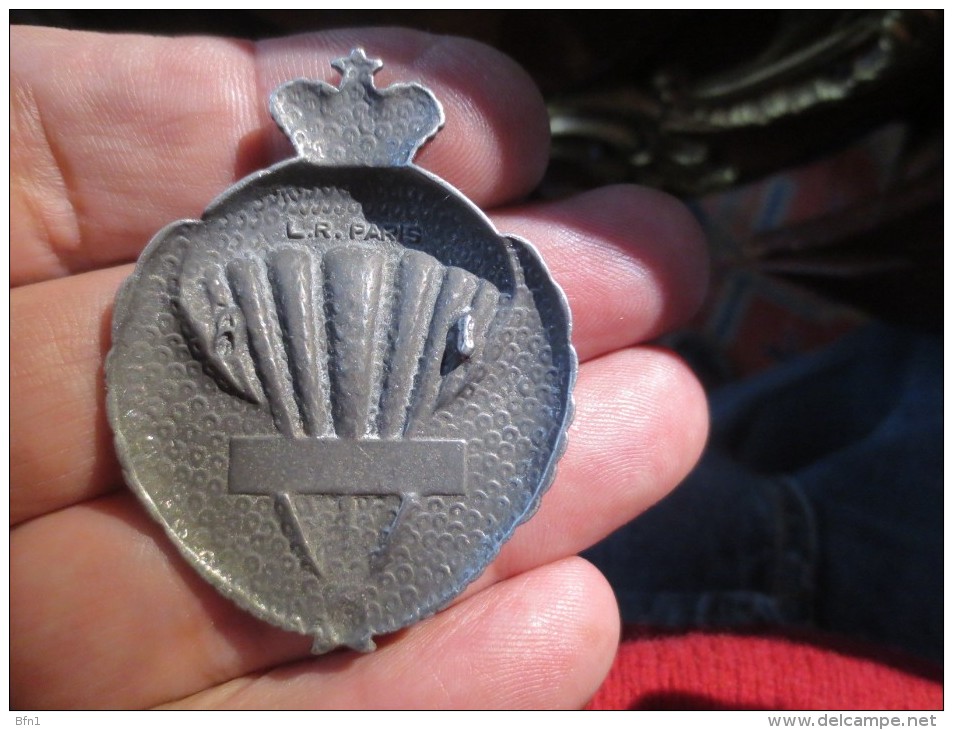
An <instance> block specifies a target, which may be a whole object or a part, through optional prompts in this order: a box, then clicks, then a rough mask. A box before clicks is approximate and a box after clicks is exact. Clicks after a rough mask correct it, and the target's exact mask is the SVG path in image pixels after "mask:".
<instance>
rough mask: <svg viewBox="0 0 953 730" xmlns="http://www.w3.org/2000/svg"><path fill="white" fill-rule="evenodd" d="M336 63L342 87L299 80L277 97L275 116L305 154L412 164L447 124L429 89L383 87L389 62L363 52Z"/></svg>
mask: <svg viewBox="0 0 953 730" xmlns="http://www.w3.org/2000/svg"><path fill="white" fill-rule="evenodd" d="M331 65H332V66H333V67H334V68H336V69H337V70H338V71H340V72H341V82H340V85H339V86H338V87H337V88H335V87H333V86H331V85H330V84H326V83H324V82H322V81H306V80H303V79H299V80H297V81H290V82H288V83H287V84H284V85H282V86H280V87H279V88H278V89H276V90H275V92H274V93H273V94H272V95H271V115H272V117H273V118H274V120H275V122H276V123H277V124H278V126H279V127H281V129H282V130H283V131H284V133H285V134H286V135H288V138H289V139H290V140H291V143H292V144H293V145H294V147H295V150H296V151H297V153H298V155H299V156H301V157H304V158H305V159H308V160H311V161H313V162H317V163H320V164H322V165H340V166H350V165H354V166H361V167H367V166H371V167H388V166H394V165H409V164H410V163H411V161H412V160H413V157H414V155H415V154H416V152H417V150H418V149H420V147H421V146H422V145H423V144H424V142H426V141H427V140H428V139H430V138H431V137H432V136H433V135H434V134H436V133H437V130H438V129H440V127H442V126H443V122H444V115H443V109H442V107H441V106H440V102H438V101H437V99H436V97H435V96H434V95H433V94H432V93H430V91H428V90H427V89H425V88H424V87H423V86H420V85H419V84H394V85H392V86H388V87H387V88H384V89H378V88H377V87H376V86H375V85H374V79H373V76H374V74H375V73H377V71H379V70H380V68H381V66H383V63H382V62H381V61H380V60H378V59H376V58H368V57H367V56H366V55H365V53H364V50H363V49H362V48H355V49H354V50H353V51H351V53H350V55H348V56H344V57H342V58H338V59H336V60H335V61H333V62H332V64H331Z"/></svg>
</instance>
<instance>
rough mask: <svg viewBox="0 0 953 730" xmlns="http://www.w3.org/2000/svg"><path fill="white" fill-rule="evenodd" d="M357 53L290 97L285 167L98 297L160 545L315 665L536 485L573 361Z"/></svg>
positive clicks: (519, 267) (537, 277)
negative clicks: (113, 292) (292, 641)
mask: <svg viewBox="0 0 953 730" xmlns="http://www.w3.org/2000/svg"><path fill="white" fill-rule="evenodd" d="M380 65H381V64H380V62H379V61H373V60H369V59H367V58H366V56H364V54H363V51H360V50H355V51H353V52H352V53H351V54H350V56H348V57H345V58H342V59H340V60H339V61H337V62H335V66H336V68H338V69H339V70H340V71H341V73H342V80H341V83H340V86H339V87H338V88H334V87H331V86H329V85H327V84H324V83H321V82H309V81H294V82H291V83H289V84H286V85H284V86H282V87H281V88H279V89H278V90H277V91H276V92H275V93H274V95H273V96H272V115H273V116H274V117H275V120H276V122H277V123H278V125H279V126H280V127H281V128H282V129H283V130H285V132H286V133H287V134H288V136H289V138H290V139H291V140H292V143H293V144H294V146H295V148H296V150H297V152H298V156H297V157H296V158H294V159H291V160H288V161H286V162H282V163H279V164H277V165H275V166H273V167H271V168H269V169H267V170H264V171H262V172H259V173H256V174H255V175H252V176H251V177H249V178H246V179H245V180H243V181H241V182H239V183H238V184H237V185H236V186H234V187H233V188H231V189H230V190H228V191H226V192H225V193H224V194H223V195H222V196H221V197H219V198H218V199H217V200H215V201H214V202H212V203H211V205H210V206H209V208H208V209H207V210H206V211H205V213H204V214H203V216H202V218H201V219H200V220H188V221H180V222H177V223H174V224H172V225H170V226H168V227H167V228H165V229H164V230H162V231H161V232H160V233H159V234H158V235H157V236H156V237H155V238H154V239H153V241H152V242H151V243H150V244H149V246H148V247H147V249H146V250H145V252H144V253H143V254H142V256H141V258H140V260H139V263H138V265H137V267H136V271H135V273H134V274H133V276H132V277H131V278H130V279H129V281H127V282H126V284H125V285H124V287H123V289H122V290H121V292H120V294H119V296H118V298H117V302H116V308H115V314H114V322H113V333H112V335H113V346H112V350H111V352H110V354H109V357H108V360H107V365H106V376H107V385H108V410H109V417H110V422H111V425H112V428H113V431H114V433H115V439H116V446H117V450H118V453H119V457H120V460H121V462H122V466H123V469H124V473H125V475H126V479H127V481H128V483H129V484H130V486H131V487H132V488H133V490H134V491H135V492H136V493H137V494H138V495H139V497H140V498H141V500H142V501H143V503H144V504H145V506H146V507H147V508H148V510H149V511H150V512H151V514H152V515H153V517H155V518H156V519H157V520H158V521H159V522H160V523H161V524H162V525H163V527H164V528H165V530H166V532H167V533H168V535H169V537H170V538H171V540H172V541H173V542H174V543H175V544H176V546H177V547H178V549H179V550H180V552H181V553H182V555H183V556H184V557H185V558H186V559H187V560H188V561H189V562H190V563H191V564H192V565H193V566H194V567H195V568H196V569H197V570H198V571H199V572H200V573H201V574H202V575H203V576H204V577H205V578H206V579H207V580H208V581H210V582H211V583H212V584H213V585H214V586H215V587H216V588H217V589H218V590H219V591H221V592H222V593H223V594H225V595H226V596H228V597H229V598H231V599H232V600H234V601H235V602H236V603H237V604H238V605H240V606H241V607H243V608H244V609H246V610H248V611H250V612H252V613H254V614H255V615H256V616H258V617H260V618H263V619H265V620H267V621H269V622H271V623H273V624H276V625H278V626H281V627H283V628H285V629H289V630H293V631H298V632H301V633H304V634H309V635H311V636H312V637H313V639H314V651H315V652H324V651H328V650H330V649H333V648H335V647H337V646H342V645H346V646H350V647H353V648H356V649H361V650H368V649H372V648H373V647H374V644H373V640H372V637H373V636H374V635H377V634H383V633H387V632H391V631H394V630H396V629H399V628H401V627H404V626H407V625H409V624H411V623H413V622H415V621H417V620H419V619H421V618H424V617H426V616H428V615H430V614H432V613H434V612H435V611H437V610H439V609H440V608H441V607H443V606H445V605H446V604H447V603H448V602H450V601H451V600H452V599H453V598H454V597H455V596H457V595H458V594H459V593H460V592H461V591H462V590H463V589H464V588H465V587H466V585H467V584H468V583H469V582H471V581H472V580H473V579H474V578H475V577H476V576H478V575H479V574H480V573H481V572H482V571H483V570H484V569H485V568H486V566H487V564H488V563H489V562H490V561H491V560H492V559H493V558H494V556H495V555H496V554H497V553H498V552H499V550H500V547H501V545H502V544H503V542H504V541H505V540H506V539H507V538H508V537H509V536H510V535H511V534H512V533H513V531H514V529H515V528H516V527H517V525H519V523H520V522H522V521H523V520H525V519H527V518H528V517H529V516H530V515H532V513H533V512H534V511H535V510H536V508H537V506H538V504H539V500H540V497H541V496H542V493H543V492H544V491H545V490H546V488H547V487H548V486H549V484H550V483H551V482H552V479H553V476H554V471H555V465H556V461H557V459H558V458H559V455H560V453H561V452H562V450H563V447H564V441H565V430H566V428H567V426H568V422H569V419H570V417H571V410H572V401H571V390H572V385H573V381H574V379H575V371H576V358H575V354H574V352H573V350H572V347H571V345H570V339H569V338H570V318H569V311H568V308H567V305H566V302H565V299H564V297H563V295H562V293H561V291H560V290H559V288H558V287H557V286H556V285H555V284H554V283H553V282H552V280H551V279H550V277H549V275H548V273H547V271H546V268H545V266H544V265H543V263H542V262H541V261H540V259H539V257H538V256H537V254H536V252H535V250H534V249H533V248H532V246H530V245H529V244H527V243H526V242H524V241H521V240H518V239H515V238H512V237H506V236H501V235H500V234H499V233H497V232H496V231H495V230H494V228H493V227H492V225H491V224H490V222H489V221H488V220H487V218H486V217H485V216H484V215H483V214H482V213H481V212H480V211H479V210H478V209H477V208H475V207H474V206H473V205H472V204H471V203H470V202H469V201H467V200H466V199H465V198H464V197H463V196H462V195H461V194H460V193H459V192H458V191H456V190H454V189H453V188H452V187H450V186H449V185H448V184H447V183H445V182H443V181H441V180H439V179H438V178H436V177H434V176H433V175H431V174H429V173H427V172H425V171H424V170H422V169H420V168H418V167H416V166H415V165H413V163H412V158H413V155H414V153H415V152H416V150H417V149H418V148H419V147H420V146H421V145H422V144H423V143H424V142H425V141H426V140H427V139H428V138H429V137H430V136H432V135H433V134H434V133H436V131H437V130H438V129H439V127H440V126H441V125H442V123H443V112H442V109H441V108H440V105H439V103H438V102H437V101H436V99H435V98H434V96H433V95H432V94H431V92H430V91H428V90H427V89H425V88H423V87H421V86H419V85H416V84H399V85H395V86H391V87H388V88H386V89H382V90H378V89H376V88H375V87H374V85H373V82H372V75H373V73H374V72H375V71H376V69H377V68H379V67H380Z"/></svg>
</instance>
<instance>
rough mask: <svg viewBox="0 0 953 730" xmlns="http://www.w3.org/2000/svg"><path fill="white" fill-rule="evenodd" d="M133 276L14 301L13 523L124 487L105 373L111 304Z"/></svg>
mask: <svg viewBox="0 0 953 730" xmlns="http://www.w3.org/2000/svg"><path fill="white" fill-rule="evenodd" d="M130 273H132V266H126V267H119V268H115V269H105V270H102V271H95V272H90V273H88V274H83V275H80V276H72V277H68V278H66V279H60V280H57V281H49V282H42V283H40V284H34V285H31V286H26V287H20V288H18V289H15V290H14V291H13V292H12V293H11V296H10V321H11V340H10V341H11V347H10V375H11V378H10V433H11V438H10V522H11V523H12V524H16V523H18V522H21V521H22V520H25V519H28V518H30V517H35V516H36V515H41V514H45V513H47V512H51V511H53V510H56V509H60V508H61V507H65V506H67V505H70V504H74V503H76V502H79V501H82V500H83V499H88V498H90V497H92V496H95V495H97V494H100V493H102V492H103V491H106V490H108V489H111V488H113V487H115V486H118V485H119V484H121V482H122V480H121V476H120V473H119V464H118V462H117V461H116V457H115V450H114V449H113V443H112V433H111V431H110V429H109V424H108V423H107V421H106V403H105V395H106V390H105V382H104V378H103V363H104V360H105V357H106V352H107V351H108V349H109V327H110V319H111V316H112V302H113V299H114V298H115V296H116V290H117V289H118V287H119V284H120V283H121V282H122V281H123V279H125V278H126V277H127V276H128V275H129V274H130Z"/></svg>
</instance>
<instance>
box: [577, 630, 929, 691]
mask: <svg viewBox="0 0 953 730" xmlns="http://www.w3.org/2000/svg"><path fill="white" fill-rule="evenodd" d="M845 647H846V645H845V643H844V642H842V641H840V640H831V639H825V640H824V643H823V644H820V643H817V642H816V641H811V642H808V641H806V640H804V639H801V638H795V637H791V636H777V635H773V636H746V635H731V634H705V633H690V634H682V635H677V636H674V635H666V636H654V637H642V638H635V639H630V640H627V641H623V643H622V645H621V646H620V647H619V652H618V654H617V655H616V659H615V663H614V664H613V666H612V669H611V671H610V672H609V676H608V677H607V678H606V680H605V682H604V683H603V685H602V687H601V688H600V689H599V691H598V692H597V693H596V695H595V697H593V699H592V700H591V701H590V703H589V708H590V709H595V710H607V709H646V710H647V709H659V710H661V709H669V710H674V709H683V710H684V709H709V710H711V709H728V710H744V709H758V710H934V709H942V707H943V685H942V682H941V680H940V676H941V672H940V670H939V668H937V667H932V666H929V667H928V666H924V664H923V663H922V662H917V661H915V660H902V661H898V659H897V657H896V656H895V655H893V654H890V655H887V654H885V653H884V652H879V651H878V652H876V653H875V654H872V653H871V652H870V651H869V650H867V649H865V651H864V653H860V652H852V653H848V652H847V651H845Z"/></svg>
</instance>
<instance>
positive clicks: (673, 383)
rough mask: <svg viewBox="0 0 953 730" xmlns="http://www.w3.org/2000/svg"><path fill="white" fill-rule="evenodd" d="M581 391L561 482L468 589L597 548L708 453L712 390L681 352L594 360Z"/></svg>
mask: <svg viewBox="0 0 953 730" xmlns="http://www.w3.org/2000/svg"><path fill="white" fill-rule="evenodd" d="M576 393H577V398H576V414H575V418H574V420H573V426H572V428H570V430H569V442H568V446H567V449H566V454H565V455H564V456H563V458H562V459H561V460H560V462H559V465H558V467H557V472H556V483H555V485H554V486H553V488H552V489H551V490H550V492H549V493H548V494H547V495H546V496H544V497H543V501H542V504H541V505H540V508H539V512H538V513H537V514H536V516H535V517H533V519H531V520H530V521H529V522H527V523H526V524H524V525H522V526H520V527H519V528H517V530H516V533H515V534H514V535H513V537H512V539H511V540H510V541H509V542H508V543H506V545H505V546H504V547H503V550H502V551H501V553H500V555H499V557H498V558H497V559H496V560H495V561H493V563H492V564H491V565H490V567H489V568H488V569H487V570H486V572H484V574H483V575H482V576H480V578H478V579H477V580H476V581H475V582H474V584H473V585H472V586H471V587H470V589H469V591H468V593H469V592H475V591H479V590H481V589H482V588H484V587H485V586H487V585H490V584H492V583H495V582H496V581H498V580H501V579H503V578H506V577H508V576H511V575H517V574H518V573H520V572H521V571H523V570H527V569H529V568H530V567H532V566H535V565H542V564H544V563H545V562H546V561H549V560H554V559H556V558H559V557H562V556H564V555H572V554H574V553H577V552H580V551H582V550H584V549H585V548H587V547H589V546H590V545H593V544H595V543H596V542H598V541H599V540H601V539H602V538H603V537H605V536H606V535H607V534H609V533H610V532H612V531H613V530H615V529H616V528H618V527H621V526H622V525H624V524H625V523H626V522H629V521H630V520H631V519H633V518H634V517H635V516H637V515H639V514H641V513H642V512H644V511H645V510H646V509H648V508H649V507H651V506H652V505H653V504H654V503H655V502H657V501H658V500H660V499H661V498H662V497H664V496H665V495H666V494H667V493H668V492H669V491H670V490H672V489H673V488H674V487H675V486H676V485H677V484H678V483H679V482H681V480H682V479H683V478H684V477H685V476H686V475H687V474H688V472H689V471H690V470H691V469H692V467H693V466H694V465H695V463H696V462H697V460H698V458H699V456H700V455H701V452H702V449H703V448H704V446H705V441H706V439H707V436H708V409H707V404H706V400H705V394H704V392H703V391H702V389H701V386H700V385H699V383H698V381H697V380H696V379H695V377H694V375H693V374H692V373H691V371H690V370H689V369H688V368H687V367H686V366H685V364H684V363H682V362H681V360H679V359H678V358H677V357H675V356H674V355H671V354H669V353H666V352H662V351H658V350H651V349H630V350H623V351H620V352H616V353H613V354H611V355H607V356H605V357H602V358H599V359H598V360H593V361H590V362H589V363H587V364H586V366H585V367H583V368H581V369H580V371H579V381H578V383H577V385H576Z"/></svg>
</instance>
